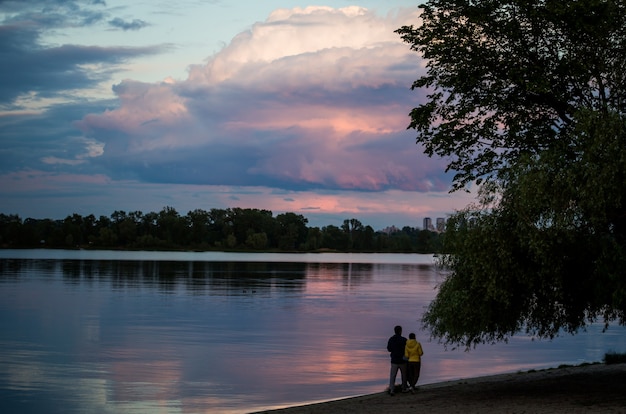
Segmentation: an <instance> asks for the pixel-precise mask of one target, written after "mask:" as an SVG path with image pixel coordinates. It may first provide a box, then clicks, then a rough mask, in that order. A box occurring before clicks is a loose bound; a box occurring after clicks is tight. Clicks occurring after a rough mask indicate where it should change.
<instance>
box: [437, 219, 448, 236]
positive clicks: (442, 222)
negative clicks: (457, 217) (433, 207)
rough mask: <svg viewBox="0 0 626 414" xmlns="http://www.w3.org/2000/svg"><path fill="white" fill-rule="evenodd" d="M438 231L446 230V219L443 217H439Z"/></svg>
mask: <svg viewBox="0 0 626 414" xmlns="http://www.w3.org/2000/svg"><path fill="white" fill-rule="evenodd" d="M437 231H438V232H439V233H443V232H444V231H446V219H445V218H442V217H438V218H437Z"/></svg>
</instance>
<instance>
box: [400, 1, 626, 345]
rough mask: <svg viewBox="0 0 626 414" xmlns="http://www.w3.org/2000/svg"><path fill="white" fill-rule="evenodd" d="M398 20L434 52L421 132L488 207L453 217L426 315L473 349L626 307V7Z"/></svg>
mask: <svg viewBox="0 0 626 414" xmlns="http://www.w3.org/2000/svg"><path fill="white" fill-rule="evenodd" d="M421 9H422V13H421V17H420V19H421V22H420V23H419V24H418V25H417V26H415V27H414V26H405V27H402V28H400V29H398V33H399V34H400V35H401V36H402V38H403V39H404V40H405V41H406V42H407V43H409V44H410V45H411V48H412V49H413V50H415V51H416V52H418V53H420V54H421V55H422V56H423V58H424V59H425V60H426V64H427V72H426V74H425V75H424V76H422V77H421V78H419V79H418V80H417V81H416V82H415V83H414V84H413V88H414V89H418V90H420V91H426V99H425V102H424V103H423V104H421V105H420V106H418V107H417V108H414V109H413V110H412V111H411V114H410V116H411V123H410V128H414V129H415V130H416V131H417V133H418V135H417V142H418V143H420V144H422V145H423V146H424V149H425V152H426V153H427V154H428V155H431V156H433V155H437V156H441V157H445V158H447V159H449V160H450V162H449V164H448V170H450V171H453V172H455V176H454V181H453V190H462V189H465V188H467V187H468V186H470V185H479V186H480V197H479V203H477V205H475V206H470V207H468V208H467V209H466V210H464V211H461V212H459V213H457V214H455V215H454V216H453V217H452V218H451V219H450V220H449V223H448V226H447V231H446V236H445V238H444V245H445V249H446V254H444V255H442V256H441V264H442V265H444V266H445V268H446V269H447V270H448V273H447V276H446V279H445V281H444V282H443V283H442V285H441V286H440V290H439V292H438V295H437V298H436V299H435V300H434V301H433V303H432V304H431V305H430V307H429V309H428V310H427V312H426V313H425V315H424V318H423V320H424V323H425V326H426V327H427V328H429V329H430V330H431V332H432V333H433V335H434V336H435V337H438V338H440V339H441V340H443V341H444V342H445V343H447V344H453V345H463V346H466V347H471V346H475V345H476V344H479V343H485V342H495V341H501V340H506V339H508V338H509V337H510V336H512V335H514V334H516V333H519V332H526V333H528V334H530V335H533V336H536V337H547V338H551V337H553V336H555V335H558V334H559V333H561V332H571V333H575V332H576V331H577V330H579V329H581V328H584V327H585V326H586V325H587V324H588V323H590V322H592V321H595V320H597V319H598V318H600V319H601V320H603V321H604V322H605V323H609V322H611V321H615V320H617V321H619V322H621V323H624V322H625V312H626V115H625V112H624V111H625V109H626V70H624V65H625V64H626V4H625V2H624V1H608V0H577V1H561V0H543V1H542V0H518V1H498V0H486V1H480V0H478V1H470V0H430V1H428V2H427V3H426V4H425V5H423V6H421Z"/></svg>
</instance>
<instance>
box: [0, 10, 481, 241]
mask: <svg viewBox="0 0 626 414" xmlns="http://www.w3.org/2000/svg"><path fill="white" fill-rule="evenodd" d="M418 4H419V2H414V1H404V0H386V1H382V0H381V1H377V0H369V1H340V0H336V1H323V2H318V3H308V2H300V1H287V0H284V1H280V0H272V1H270V0H268V1H220V0H211V1H202V0H189V1H177V2H165V1H156V2H143V1H141V2H140V1H130V2H129V1H117V0H116V1H102V0H93V1H82V2H79V1H62V0H29V1H21V0H20V1H7V0H3V1H0V54H1V58H0V72H1V73H2V77H1V78H0V213H5V214H19V215H20V216H21V217H22V218H27V217H33V218H64V217H66V216H68V215H71V214H73V213H78V214H81V215H87V214H94V215H96V216H100V215H105V216H109V215H110V214H111V213H113V212H114V211H115V210H124V211H126V212H130V211H136V210H139V211H143V212H144V213H146V212H150V211H157V212H158V211H160V210H161V209H162V208H164V207H166V206H168V207H173V208H175V209H176V210H177V211H178V212H179V213H181V214H183V215H184V214H186V213H187V212H188V211H190V210H194V209H204V210H209V209H211V208H228V207H241V208H261V209H268V210H271V211H273V212H274V214H279V213H282V212H286V211H289V212H295V213H298V214H302V215H304V216H305V217H307V218H308V219H309V225H314V226H324V225H328V224H335V225H337V224H341V222H343V220H344V219H348V218H357V219H359V220H361V221H362V222H363V223H364V224H369V225H372V226H373V227H374V228H375V229H381V228H384V227H386V226H391V225H395V226H400V227H401V226H404V225H409V226H414V227H421V223H422V219H423V218H424V217H432V218H433V219H434V218H436V217H445V216H446V215H448V214H450V213H453V212H454V211H455V210H458V209H461V208H463V207H465V206H466V205H467V204H469V203H470V202H472V201H473V196H471V195H470V194H464V193H453V194H449V192H448V191H449V189H450V183H451V178H452V176H451V174H445V173H444V171H445V166H446V162H445V160H441V159H431V158H428V157H426V156H425V155H423V154H422V150H421V148H420V147H419V146H418V145H416V144H415V131H412V130H407V129H406V127H407V125H408V123H409V118H408V113H409V111H410V110H411V108H413V107H414V106H416V105H417V104H419V102H420V101H421V100H423V99H424V96H425V94H426V92H424V91H411V90H410V86H411V83H412V82H413V81H414V80H415V79H417V78H418V77H419V76H420V74H421V73H423V70H424V62H423V61H422V60H421V59H420V57H419V56H418V55H417V54H416V53H415V52H411V51H410V49H409V47H408V45H406V44H404V43H402V41H401V40H400V38H399V36H398V35H397V34H395V33H394V30H395V29H397V28H399V27H400V26H402V25H406V24H418V23H419V16H418V13H417V12H418V9H417V6H418Z"/></svg>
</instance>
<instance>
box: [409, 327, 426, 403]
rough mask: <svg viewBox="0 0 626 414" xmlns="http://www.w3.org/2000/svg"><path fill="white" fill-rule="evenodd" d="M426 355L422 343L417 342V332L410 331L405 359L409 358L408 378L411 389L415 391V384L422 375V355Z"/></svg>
mask: <svg viewBox="0 0 626 414" xmlns="http://www.w3.org/2000/svg"><path fill="white" fill-rule="evenodd" d="M422 355H424V351H422V344H420V343H419V342H417V340H416V339H415V334H414V333H410V334H409V339H408V340H407V341H406V345H405V346H404V359H406V360H407V363H408V364H407V379H408V381H409V390H410V391H411V392H413V391H415V385H416V384H417V380H418V379H419V377H420V369H421V368H422V361H421V356H422Z"/></svg>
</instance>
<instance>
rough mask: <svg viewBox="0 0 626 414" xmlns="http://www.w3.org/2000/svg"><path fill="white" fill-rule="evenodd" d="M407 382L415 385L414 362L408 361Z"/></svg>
mask: <svg viewBox="0 0 626 414" xmlns="http://www.w3.org/2000/svg"><path fill="white" fill-rule="evenodd" d="M406 382H407V383H408V384H409V386H410V387H411V386H413V363H412V362H407V364H406Z"/></svg>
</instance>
